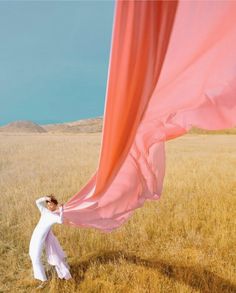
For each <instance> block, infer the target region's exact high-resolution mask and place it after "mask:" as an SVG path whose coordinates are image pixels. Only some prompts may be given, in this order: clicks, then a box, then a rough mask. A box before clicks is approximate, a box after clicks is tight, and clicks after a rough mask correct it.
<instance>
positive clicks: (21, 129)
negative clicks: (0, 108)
mask: <svg viewBox="0 0 236 293" xmlns="http://www.w3.org/2000/svg"><path fill="white" fill-rule="evenodd" d="M102 127H103V116H98V117H95V118H88V119H81V120H76V121H71V122H65V123H54V124H37V123H35V122H33V121H30V120H19V121H14V122H11V123H9V124H6V125H4V126H1V127H0V132H13V133H14V132H16V133H83V132H85V133H94V132H102ZM189 133H192V134H236V128H230V129H223V130H203V129H199V128H196V127H193V128H192V129H191V130H190V131H189Z"/></svg>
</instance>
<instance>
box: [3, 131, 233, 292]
mask: <svg viewBox="0 0 236 293" xmlns="http://www.w3.org/2000/svg"><path fill="white" fill-rule="evenodd" d="M100 141H101V134H100V133H98V134H96V133H95V134H77V135H65V134H64V135H63V134H61V135H59V134H58V135H56V134H54V135H49V134H35V135H34V134H28V135H20V134H16V135H14V134H0V194H1V215H0V216H1V218H0V221H1V222H0V232H1V237H0V253H1V255H0V279H1V287H0V292H34V291H35V289H34V288H35V287H36V281H35V280H34V279H33V278H32V275H31V274H32V271H31V262H30V258H29V255H28V245H29V240H30V237H31V233H32V231H33V229H34V227H35V225H36V224H37V221H38V220H39V216H40V215H39V212H38V210H37V208H36V206H35V199H36V198H38V197H40V196H42V195H45V194H48V193H51V192H53V193H55V195H56V196H57V197H58V199H59V200H60V201H66V200H67V199H69V198H70V197H71V196H72V195H74V194H75V193H76V192H77V191H78V190H80V188H81V187H82V186H83V185H84V184H85V183H86V182H87V180H88V179H89V178H90V176H91V175H92V174H93V172H94V171H95V169H96V168H97V164H98V156H99V148H100ZM166 153H167V162H166V163H167V169H166V176H165V181H164V190H163V193H162V197H161V199H160V200H159V201H153V202H146V203H145V205H144V206H143V207H142V208H140V209H137V210H136V211H135V212H134V214H133V216H132V217H131V218H130V219H129V220H128V222H126V223H125V224H124V225H123V226H122V227H121V228H120V229H118V230H116V231H113V232H112V233H110V234H105V233H102V232H100V231H97V230H95V229H91V228H90V229H78V228H73V227H67V226H63V225H55V226H54V227H53V231H54V232H55V234H56V236H57V237H58V239H59V241H60V243H61V245H62V246H63V249H64V250H65V251H66V253H67V255H68V263H69V264H70V266H71V272H72V275H73V280H70V281H62V280H58V279H56V274H55V271H54V270H53V269H52V268H51V267H49V266H48V265H47V264H46V263H45V266H46V269H47V272H48V274H49V276H50V278H51V280H50V282H49V284H48V285H47V287H46V288H45V289H43V290H42V292H109V293H110V292H181V293H185V292H236V274H235V264H236V257H235V244H236V236H235V235H236V233H235V232H236V231H235V203H236V199H235V196H236V172H235V167H236V135H194V134H187V135H185V136H183V137H180V138H177V139H174V140H170V141H168V142H166ZM44 260H45V258H44Z"/></svg>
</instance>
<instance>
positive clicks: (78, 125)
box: [41, 116, 103, 133]
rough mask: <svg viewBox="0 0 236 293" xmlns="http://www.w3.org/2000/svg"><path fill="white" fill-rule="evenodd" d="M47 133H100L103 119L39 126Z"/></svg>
mask: <svg viewBox="0 0 236 293" xmlns="http://www.w3.org/2000/svg"><path fill="white" fill-rule="evenodd" d="M41 126H42V127H43V128H44V129H46V130H47V131H48V132H70V133H78V132H101V131H102V126H103V117H102V116H100V117H96V118H90V119H83V120H77V121H73V122H66V123H56V124H45V125H41Z"/></svg>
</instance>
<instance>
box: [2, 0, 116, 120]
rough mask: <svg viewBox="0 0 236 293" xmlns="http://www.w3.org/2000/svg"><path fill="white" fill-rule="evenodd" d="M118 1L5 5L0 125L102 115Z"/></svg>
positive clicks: (29, 2) (32, 2) (30, 2)
mask: <svg viewBox="0 0 236 293" xmlns="http://www.w3.org/2000/svg"><path fill="white" fill-rule="evenodd" d="M114 6H115V2H114V1H113V0H110V1H73V2H72V1H71V2H70V1H37V2H36V1H25V2H23V1H15V2H13V1H12V2H10V1H9V2H0V125H4V124H6V123H9V122H12V121H15V120H32V121H34V122H36V123H42V124H44V123H45V124H46V123H59V122H69V121H74V120H79V119H84V118H89V117H96V116H101V115H103V111H104V104H105V92H106V83H107V74H108V65H109V54H110V46H111V34H112V24H113V17H114Z"/></svg>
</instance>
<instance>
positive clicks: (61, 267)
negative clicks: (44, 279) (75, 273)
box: [45, 230, 72, 280]
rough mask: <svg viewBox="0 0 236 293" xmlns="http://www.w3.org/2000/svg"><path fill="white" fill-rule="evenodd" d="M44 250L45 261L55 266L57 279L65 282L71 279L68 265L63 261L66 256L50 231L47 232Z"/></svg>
mask: <svg viewBox="0 0 236 293" xmlns="http://www.w3.org/2000/svg"><path fill="white" fill-rule="evenodd" d="M45 250H46V254H47V261H48V263H49V264H50V265H52V266H55V268H56V271H57V274H58V277H59V278H60V279H63V278H64V279H66V280H68V279H70V278H72V276H71V274H70V271H69V265H68V264H67V262H66V260H65V258H66V254H65V252H64V251H63V249H62V247H61V246H60V243H59V242H58V240H57V238H56V237H55V235H54V234H53V232H52V230H50V231H49V232H48V234H47V237H46V239H45Z"/></svg>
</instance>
